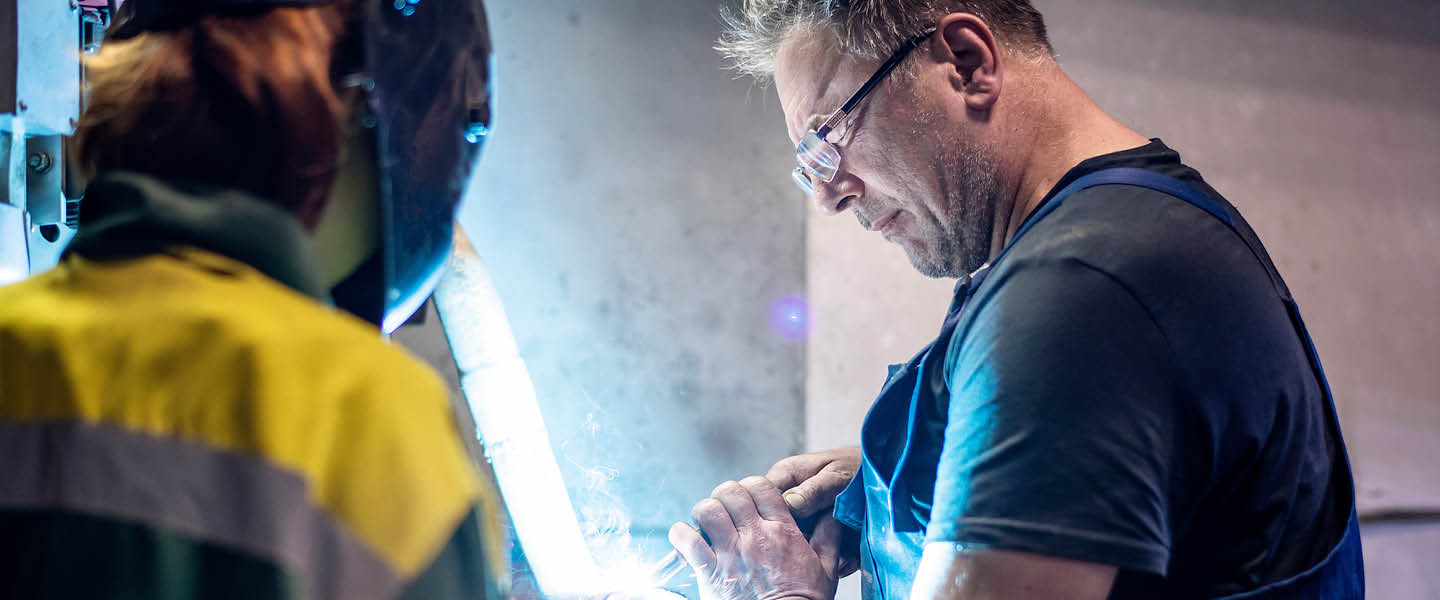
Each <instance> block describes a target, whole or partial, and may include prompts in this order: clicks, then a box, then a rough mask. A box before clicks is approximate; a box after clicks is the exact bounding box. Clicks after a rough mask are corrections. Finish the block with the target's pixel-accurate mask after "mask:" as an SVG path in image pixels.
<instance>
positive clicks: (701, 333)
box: [402, 0, 1440, 599]
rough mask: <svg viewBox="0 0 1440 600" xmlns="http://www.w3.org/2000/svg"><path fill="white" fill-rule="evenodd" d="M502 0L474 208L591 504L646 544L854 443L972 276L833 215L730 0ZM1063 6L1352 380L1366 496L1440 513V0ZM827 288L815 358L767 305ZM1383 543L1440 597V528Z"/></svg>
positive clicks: (1065, 59) (1372, 548) (1098, 86)
mask: <svg viewBox="0 0 1440 600" xmlns="http://www.w3.org/2000/svg"><path fill="white" fill-rule="evenodd" d="M487 4H488V5H489V6H490V11H491V26H492V29H493V31H494V35H495V39H496V43H497V45H498V46H499V48H500V51H499V54H498V56H497V62H498V65H497V69H498V73H499V81H498V91H499V100H498V102H499V104H498V107H499V113H498V118H499V120H498V124H497V131H496V134H495V136H494V137H493V138H492V139H491V140H490V143H489V146H487V150H486V156H485V159H484V161H483V163H482V168H481V172H480V175H479V178H478V181H477V184H476V186H475V194H474V195H473V197H472V198H471V200H470V204H469V206H468V207H467V209H466V211H465V213H464V215H463V217H462V221H463V222H464V224H465V226H466V228H467V230H468V231H469V232H470V235H471V236H472V237H473V238H474V239H475V243H476V246H477V247H478V249H479V250H480V252H481V254H482V255H483V256H484V257H485V258H486V260H487V262H488V263H489V266H490V268H491V270H492V272H493V273H494V275H495V279H496V284H497V286H498V288H499V290H500V292H501V294H502V296H503V297H504V299H505V301H506V303H507V305H508V306H509V309H510V314H511V319H512V323H513V325H514V327H515V330H516V334H517V337H518V338H519V341H520V346H521V350H522V352H523V353H524V354H525V356H526V358H527V359H528V360H529V363H530V367H531V369H532V373H533V375H534V378H535V380H536V385H537V389H538V391H539V394H540V396H541V403H542V410H543V411H544V414H545V418H546V420H547V422H548V424H549V426H550V430H551V438H552V441H553V442H554V443H555V446H556V448H557V453H558V454H560V456H561V464H562V468H563V469H565V471H566V477H567V481H568V484H569V486H570V488H571V493H572V495H574V496H576V498H577V500H580V501H581V502H580V503H581V504H584V505H585V506H587V507H589V509H590V510H592V511H595V512H592V513H591V514H589V515H587V516H588V517H589V518H591V520H592V521H593V522H597V523H598V522H603V521H604V518H605V517H607V516H614V515H613V514H608V515H607V514H606V513H605V511H604V510H603V509H604V508H605V507H611V506H624V507H626V508H627V509H628V510H629V512H630V514H631V516H632V517H633V518H634V525H635V527H636V529H637V531H639V532H641V533H644V532H645V531H647V530H652V529H654V528H660V527H664V526H665V525H668V524H669V523H670V522H672V521H673V520H675V519H678V518H681V517H683V516H684V515H685V513H686V511H687V510H688V506H689V504H690V503H691V502H693V501H694V499H696V498H698V497H701V496H703V495H705V494H706V493H708V491H709V489H710V487H711V486H713V485H714V484H715V483H718V482H719V481H722V480H724V479H727V478H733V477H739V476H743V475H745V474H750V473H755V472H761V471H763V470H764V469H765V468H766V467H767V466H768V465H769V464H770V463H771V462H772V461H773V460H774V459H775V458H777V457H780V456H783V455H786V454H787V453H789V452H791V451H794V450H799V449H800V448H801V446H802V444H803V445H804V446H805V447H808V448H812V449H821V448H830V447H836V446H842V445H851V444H854V443H855V439H856V432H857V431H858V427H859V423H860V420H861V418H862V417H863V414H864V410H865V409H866V408H867V407H868V405H869V403H870V402H871V400H872V399H873V394H874V393H875V391H876V389H877V387H878V385H879V383H880V381H881V377H882V374H883V373H884V367H885V365H886V364H888V363H892V362H899V361H903V360H905V359H906V358H908V357H909V356H910V355H911V354H912V353H913V352H914V351H915V350H916V349H918V348H919V347H920V346H921V345H922V344H924V343H925V342H926V341H928V340H929V339H930V337H931V336H933V335H934V334H935V331H936V329H937V327H938V323H939V320H940V318H941V317H942V316H943V311H944V309H945V306H946V304H947V302H948V297H949V293H950V287H951V283H950V282H949V281H939V280H928V279H924V278H922V277H920V276H919V275H918V274H916V273H914V271H913V270H911V268H910V267H909V265H908V263H907V262H906V261H905V259H904V256H903V254H902V253H901V252H900V251H899V250H898V249H896V248H894V247H892V246H889V245H888V244H886V243H884V242H883V241H882V240H880V239H878V238H876V237H874V236H869V235H866V233H865V232H863V231H861V230H860V228H859V227H858V226H856V224H855V223H854V221H853V220H852V219H850V218H848V217H846V218H841V219H825V218H821V217H819V216H818V215H816V214H814V213H813V212H809V211H807V210H806V209H805V207H804V206H803V199H802V198H800V197H799V195H798V193H796V192H794V191H793V189H792V188H791V187H790V184H789V183H788V181H787V180H786V170H787V169H788V165H789V164H790V161H791V158H790V155H791V148H790V146H789V144H788V142H787V141H786V139H785V135H784V130H783V126H782V124H781V123H782V122H781V116H780V113H779V110H778V107H777V106H776V101H775V100H774V98H773V92H772V91H771V90H767V89H758V88H757V89H752V87H751V86H750V84H749V83H748V82H746V81H735V80H732V79H731V77H730V76H729V75H728V74H727V73H725V72H723V71H721V70H720V66H721V65H720V61H719V60H718V58H716V57H715V56H714V54H713V52H711V51H710V49H709V47H710V45H711V44H712V41H713V39H714V37H715V33H716V31H717V29H718V22H717V19H716V17H715V10H716V4H715V3H714V2H711V1H710V0H687V1H678V0H671V1H662V0H650V1H639V0H607V1H605V2H597V1H584V0H536V1H524V0H490V1H489V2H488V3H487ZM1036 4H1037V5H1038V6H1039V7H1040V8H1041V10H1042V11H1043V12H1045V14H1046V17H1047V20H1048V22H1049V24H1050V27H1051V32H1052V37H1053V39H1054V42H1055V45H1056V46H1057V48H1058V50H1059V52H1060V54H1061V60H1062V63H1063V64H1064V66H1065V67H1066V69H1067V71H1068V72H1069V73H1070V74H1071V75H1072V76H1073V77H1074V78H1075V79H1076V80H1077V81H1078V82H1079V83H1080V84H1081V85H1082V86H1083V87H1084V88H1086V89H1087V90H1088V91H1090V92H1091V94H1092V95H1093V96H1094V97H1095V98H1096V100H1097V101H1099V103H1100V104H1101V105H1102V106H1103V107H1105V108H1106V109H1107V110H1109V111H1110V112H1111V113H1112V114H1114V115H1116V116H1117V117H1118V118H1120V119H1121V120H1122V121H1124V122H1126V123H1128V124H1130V125H1131V126H1133V127H1135V128H1136V129H1137V130H1139V131H1141V132H1142V133H1146V134H1147V135H1151V136H1157V137H1161V138H1163V139H1165V141H1166V142H1168V143H1169V144H1170V145H1171V146H1173V147H1175V148H1177V149H1178V150H1180V151H1181V153H1182V154H1183V155H1184V157H1185V159H1186V161H1187V162H1189V163H1190V164H1192V165H1194V166H1196V167H1197V168H1199V169H1200V170H1201V172H1202V173H1204V174H1205V175H1206V177H1207V179H1209V180H1210V181H1211V182H1212V183H1213V184H1214V185H1215V187H1217V188H1218V189H1220V190H1221V191H1222V192H1224V193H1226V194H1227V195H1228V196H1229V197H1230V198H1231V200H1232V201H1233V202H1234V203H1235V204H1236V205H1237V206H1239V208H1240V209H1241V210H1242V211H1243V212H1244V214H1245V215H1246V217H1247V218H1248V219H1249V220H1250V221H1251V223H1252V224H1253V225H1254V226H1255V227H1256V229H1257V230H1258V231H1259V233H1260V235H1261V236H1262V238H1263V239H1264V240H1265V241H1266V243H1267V245H1268V247H1269V249H1270V250H1271V253H1272V255H1274V257H1275V260H1276V262H1277V263H1278V265H1279V267H1280V269H1281V271H1282V273H1283V274H1284V275H1285V277H1286V278H1287V280H1288V281H1289V283H1290V285H1291V287H1292V288H1293V289H1294V291H1295V294H1296V296H1297V298H1298V299H1299V301H1300V302H1301V305H1302V307H1303V308H1304V310H1305V313H1306V317H1307V319H1308V320H1309V322H1310V326H1311V329H1312V331H1313V333H1314V334H1315V337H1316V342H1317V344H1318V346H1319V350H1320V353H1321V356H1322V358H1323V359H1324V361H1325V363H1326V366H1327V369H1328V370H1329V374H1330V377H1331V383H1332V385H1333V386H1334V388H1335V392H1336V395H1337V397H1338V399H1339V403H1340V411H1341V413H1342V420H1343V421H1344V427H1345V433H1346V436H1347V440H1348V442H1349V444H1350V450H1351V455H1352V458H1353V459H1354V461H1355V464H1356V471H1357V479H1358V484H1359V489H1360V500H1361V508H1362V510H1364V511H1366V512H1367V513H1369V514H1375V513H1377V512H1379V511H1388V510H1395V509H1400V510H1408V509H1435V508H1440V462H1437V461H1435V460H1433V459H1432V457H1434V456H1437V455H1440V391H1437V390H1440V368H1436V367H1437V361H1436V352H1435V350H1434V349H1433V344H1434V343H1435V341H1436V340H1437V339H1440V311H1437V308H1436V307H1440V257H1437V250H1440V242H1437V240H1440V202H1437V200H1436V198H1435V196H1436V193H1435V192H1434V191H1433V190H1436V189H1440V84H1437V83H1436V77H1435V75H1436V74H1437V73H1440V4H1437V3H1434V2H1431V1H1428V0H1380V1H1375V2H1364V3H1362V2H1337V1H1329V2H1320V1H1302V0H1272V1H1269V2H1263V3H1256V2H1248V1H1243V0H1209V1H1207V2H1203V3H1194V2H1185V1H1182V0H1092V1H1090V2H1065V1H1062V0H1036ZM807 215H809V216H807ZM801 293H803V294H804V295H805V296H806V297H807V298H808V300H809V301H810V303H811V306H812V309H813V313H812V323H813V332H812V336H811V339H810V342H809V343H808V344H804V345H797V344H794V343H792V342H789V341H786V340H785V339H783V338H782V337H780V336H778V335H776V334H775V332H774V331H773V330H772V329H770V327H769V325H768V324H767V319H768V314H767V313H768V310H769V307H770V305H771V303H772V302H773V301H774V300H776V299H778V298H781V297H784V296H786V295H791V294H801ZM402 337H403V336H402ZM412 337H413V336H412ZM414 343H415V344H416V345H417V346H420V347H422V349H423V348H424V347H425V346H426V342H423V341H421V342H414ZM432 354H433V352H432ZM437 357H438V358H440V359H443V356H441V355H437ZM802 433H803V435H802ZM1365 542H1366V554H1367V563H1368V564H1367V571H1368V574H1369V584H1370V589H1371V594H1370V596H1371V597H1372V598H1385V599H1389V598H1440V579H1437V577H1440V576H1437V573H1440V572H1437V571H1436V570H1435V569H1434V568H1433V566H1434V565H1436V564H1440V525H1437V524H1435V523H1434V522H1433V521H1420V522H1413V523H1402V524H1373V525H1368V526H1367V527H1366V528H1365ZM852 594H854V589H853V587H849V586H847V587H846V588H845V590H844V591H843V592H842V596H849V595H852ZM851 597H853V596H851Z"/></svg>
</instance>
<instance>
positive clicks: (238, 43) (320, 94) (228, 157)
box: [74, 2, 350, 229]
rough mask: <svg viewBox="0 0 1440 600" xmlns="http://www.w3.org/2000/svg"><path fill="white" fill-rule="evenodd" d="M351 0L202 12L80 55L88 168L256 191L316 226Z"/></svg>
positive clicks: (334, 151)
mask: <svg viewBox="0 0 1440 600" xmlns="http://www.w3.org/2000/svg"><path fill="white" fill-rule="evenodd" d="M349 6H350V2H339V3H335V4H330V5H325V6H319V7H306V8H299V7H277V8H270V9H266V10H263V11H260V12H250V13H246V14H233V15H217V16H207V17H203V18H201V19H200V20H199V21H197V22H196V23H194V24H193V25H190V26H187V27H183V28H180V29H177V30H174V31H165V32H147V33H142V34H140V35H138V36H136V37H134V38H131V39H127V40H116V41H111V42H107V43H106V44H105V45H104V46H103V47H102V48H101V50H100V52H99V53H98V54H97V55H95V56H94V57H91V58H89V59H87V61H86V69H87V79H88V81H89V94H90V96H89V106H88V108H87V109H86V111H85V113H84V114H83V115H81V117H80V122H79V124H78V125H77V126H76V132H75V153H74V159H75V162H76V164H77V166H78V167H79V169H80V173H81V174H82V175H83V176H85V177H93V176H94V175H96V174H97V173H101V172H104V171H109V170H115V169H124V170H129V171H136V172H140V173H145V174H149V175H152V176H155V177H158V178H161V179H172V180H185V181H192V182H203V183H209V184H215V185H221V186H226V187H232V188H237V189H241V190H245V191H248V192H250V193H252V194H255V195H257V196H259V197H261V198H263V199H265V200H268V201H270V202H273V203H275V204H278V205H280V206H281V207H283V208H285V209H287V210H289V211H291V212H293V213H294V214H295V215H296V216H297V217H298V218H299V219H300V221H301V223H303V224H304V225H305V227H306V228H307V229H313V228H314V226H315V224H316V223H318V222H319V220H320V215H321V213H322V212H323V211H324V208H325V203H326V198H327V196H328V194H329V190H330V186H331V184H332V182H333V180H334V176H335V172H336V170H337V168H338V165H339V162H340V158H341V157H340V152H341V144H342V136H343V135H344V134H345V126H346V118H347V116H346V105H345V102H344V101H343V100H342V99H341V97H340V96H339V94H338V93H337V91H336V88H335V84H334V82H335V80H336V77H335V74H336V72H337V71H336V69H335V66H336V65H335V63H336V61H335V58H336V53H337V48H338V47H339V46H340V43H341V38H342V35H343V34H344V30H345V27H346V18H345V17H346V15H347V14H348V13H349Z"/></svg>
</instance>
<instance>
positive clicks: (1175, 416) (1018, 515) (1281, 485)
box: [872, 140, 1353, 598]
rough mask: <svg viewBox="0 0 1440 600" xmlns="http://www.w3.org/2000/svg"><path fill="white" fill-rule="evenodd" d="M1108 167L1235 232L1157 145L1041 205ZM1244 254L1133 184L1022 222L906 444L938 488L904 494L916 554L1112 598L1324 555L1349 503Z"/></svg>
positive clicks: (1240, 585) (1296, 359) (1345, 477)
mask: <svg viewBox="0 0 1440 600" xmlns="http://www.w3.org/2000/svg"><path fill="white" fill-rule="evenodd" d="M1111 167H1138V168H1144V169H1150V170H1154V171H1157V172H1160V173H1162V174H1165V175H1169V176H1171V177H1174V178H1177V179H1180V180H1181V181H1184V182H1185V183H1187V184H1189V185H1190V186H1192V187H1195V188H1196V189H1198V190H1200V191H1202V192H1204V193H1205V194H1207V195H1209V196H1211V197H1212V198H1213V199H1215V200H1216V201H1217V202H1218V203H1219V204H1220V205H1221V206H1224V207H1227V210H1229V211H1230V212H1231V213H1232V215H1233V216H1234V218H1235V221H1236V225H1237V227H1238V228H1240V229H1241V230H1243V231H1245V232H1247V233H1253V232H1251V231H1250V230H1249V226H1248V225H1247V224H1245V223H1244V221H1243V219H1241V218H1240V217H1239V215H1238V213H1235V211H1234V210H1233V208H1231V207H1230V205H1229V204H1228V203H1226V202H1225V201H1224V199H1223V198H1222V197H1221V196H1220V195H1219V194H1218V193H1216V192H1215V191H1214V190H1213V189H1212V188H1210V186H1208V185H1206V183H1205V182H1204V181H1203V180H1202V179H1201V177H1200V175H1199V174H1198V173H1196V172H1195V171H1194V170H1192V169H1190V168H1189V167H1186V166H1185V165H1183V164H1182V163H1181V162H1180V157H1179V155H1178V154H1176V153H1175V152H1174V151H1172V150H1170V149H1169V148H1167V147H1166V146H1165V145H1164V144H1163V143H1161V142H1160V141H1159V140H1155V141H1154V142H1152V143H1151V144H1149V145H1147V146H1144V147H1141V148H1138V149H1134V150H1130V151H1125V152H1120V153H1115V154H1110V155H1106V156H1101V157H1097V158H1094V159H1091V160H1088V161H1085V162H1084V163H1082V164H1080V165H1079V166H1077V167H1076V168H1075V169H1073V170H1072V171H1071V172H1070V173H1068V174H1067V175H1066V176H1065V178H1064V179H1062V180H1061V181H1060V182H1059V183H1058V184H1057V185H1056V186H1055V188H1054V189H1055V190H1060V189H1062V188H1064V187H1065V186H1066V185H1068V184H1069V183H1070V182H1072V181H1074V180H1076V179H1078V178H1080V177H1081V176H1083V175H1085V174H1088V173H1091V172H1094V171H1098V170H1101V169H1105V168H1111ZM1053 193H1054V192H1052V194H1053ZM1260 254H1261V255H1260V256H1257V254H1256V253H1255V252H1252V251H1251V250H1250V248H1249V247H1247V246H1246V245H1245V243H1243V242H1242V240H1241V239H1240V238H1239V237H1238V236H1237V235H1236V234H1235V232H1233V231H1231V230H1230V229H1229V228H1228V227H1226V225H1225V224H1223V223H1222V222H1220V221H1219V220H1217V219H1216V218H1215V217H1214V216H1212V215H1210V214H1207V213H1206V212H1204V211H1203V210H1201V209H1199V208H1197V207H1195V206H1193V205H1191V204H1189V203H1187V202H1185V201H1183V200H1180V199H1178V198H1175V197H1172V196H1169V195H1166V194H1164V193H1161V192H1157V191H1153V190H1149V189H1145V188H1140V187H1133V186H1113V185H1111V186H1100V187H1094V188H1090V189H1087V190H1084V191H1081V192H1079V193H1076V194H1075V195H1073V196H1071V197H1070V198H1068V199H1067V200H1065V202H1064V203H1063V204H1062V205H1061V206H1060V207H1059V208H1058V209H1056V210H1055V211H1054V212H1053V213H1051V214H1049V215H1048V216H1047V217H1045V218H1044V219H1043V220H1042V221H1040V222H1038V223H1037V224H1036V225H1035V226H1034V228H1033V229H1032V230H1031V231H1030V232H1029V233H1028V234H1026V235H1025V236H1024V237H1022V238H1020V239H1019V240H1017V241H1016V242H1015V243H1014V245H1013V246H1012V247H1011V248H1010V249H1009V250H1008V252H1007V254H1005V256H1004V257H1003V259H1002V260H1001V261H999V262H997V263H996V264H995V265H993V266H992V268H991V269H990V272H989V273H988V274H987V277H986V278H985V279H984V281H983V283H982V284H981V285H980V286H979V287H978V288H976V289H975V290H974V295H973V296H972V297H971V299H970V301H969V303H968V305H966V306H965V308H964V311H963V312H962V314H960V315H959V317H958V318H959V321H958V325H957V327H956V329H955V333H954V335H953V336H952V337H951V338H950V340H948V347H946V348H945V350H946V355H945V360H944V372H945V386H946V388H948V390H949V393H948V395H947V394H942V395H941V396H940V397H937V398H935V401H934V402H932V403H930V405H928V406H921V407H918V409H919V411H920V413H921V414H918V415H916V417H917V418H918V419H919V420H921V421H922V426H920V427H917V428H915V429H914V430H913V431H912V433H911V434H910V436H911V437H912V441H911V444H912V445H915V446H916V447H917V448H918V447H920V446H924V445H925V444H926V443H929V444H930V445H931V446H933V447H932V448H930V450H931V451H930V452H925V449H924V448H920V449H919V450H917V449H916V448H912V449H911V452H916V453H918V454H920V455H925V454H929V455H930V456H931V457H933V458H931V460H933V461H934V462H932V463H930V464H934V465H935V469H934V470H933V471H928V469H918V470H916V472H918V473H922V475H920V476H918V477H912V476H910V475H908V473H909V472H910V471H909V470H907V475H906V478H907V479H908V480H911V481H912V484H911V485H910V486H909V488H910V489H912V490H916V491H920V492H921V493H917V494H915V495H914V496H913V497H912V499H913V501H914V502H915V503H916V506H914V507H912V508H913V510H914V511H915V512H917V513H927V512H928V525H927V526H926V528H925V541H926V542H959V543H965V544H969V545H974V546H978V547H993V548H999V549H1009V550H1019V551H1027V552H1033V553H1037V554H1044V555H1049V556H1058V557H1063V558H1071V559H1077V560H1083V561H1088V562H1095V563H1101V564H1107V565H1113V566H1116V567H1119V568H1120V572H1119V575H1118V578H1117V581H1116V587H1115V592H1114V594H1113V595H1112V597H1117V598H1126V597H1137V598H1139V597H1150V598H1161V597H1164V598H1181V597H1215V596H1223V595H1228V594H1234V593H1238V592H1242V591H1245V590H1252V589H1255V588H1256V587H1259V586H1261V585H1264V584H1266V583H1269V582H1274V581H1278V580H1281V579H1284V578H1286V577H1289V576H1291V575H1294V574H1296V573H1299V572H1301V571H1303V570H1305V569H1306V568H1308V567H1310V566H1312V565H1314V564H1315V563H1316V562H1318V561H1320V560H1321V559H1322V558H1324V556H1325V554H1326V553H1327V552H1328V551H1329V550H1330V549H1331V548H1332V547H1333V546H1334V545H1335V543H1336V542H1337V541H1338V540H1339V539H1340V536H1341V534H1342V533H1343V532H1344V530H1345V525H1346V522H1347V519H1348V517H1349V514H1350V510H1351V505H1352V504H1351V503H1352V499H1353V497H1352V496H1351V495H1352V494H1353V489H1352V488H1351V487H1350V486H1351V482H1350V475H1349V472H1348V469H1346V468H1344V467H1343V464H1342V463H1343V449H1342V447H1341V444H1340V442H1339V434H1338V432H1337V431H1335V430H1334V427H1333V426H1332V425H1331V421H1330V413H1329V412H1328V411H1330V410H1331V409H1330V407H1329V399H1328V398H1327V397H1326V395H1325V393H1324V392H1323V387H1322V384H1321V382H1320V381H1319V379H1318V378H1317V376H1316V374H1315V372H1314V370H1313V369H1312V367H1311V364H1310V362H1309V360H1308V356H1307V353H1306V346H1305V341H1304V340H1303V339H1301V338H1300V337H1299V336H1298V335H1297V333H1296V329H1295V325H1294V324H1293V323H1292V322H1291V320H1290V316H1289V314H1288V312H1287V310H1286V308H1285V305H1284V303H1283V302H1282V296H1281V294H1282V293H1284V292H1282V288H1281V287H1280V286H1283V283H1281V282H1279V280H1278V279H1272V277H1271V274H1270V270H1271V269H1272V268H1273V265H1270V261H1269V258H1268V257H1265V256H1263V252H1261V253H1260ZM944 345H945V340H941V341H940V342H939V343H938V344H937V346H936V347H937V349H938V348H940V347H942V346H944ZM872 418H873V417H872ZM917 432H918V433H917ZM926 432H928V434H927V433H926ZM917 435H918V436H920V437H929V438H931V439H929V440H928V441H927V440H915V439H913V438H914V437H915V436H917ZM926 471H928V473H934V476H933V478H931V477H929V475H928V473H926ZM926 478H929V479H930V481H922V480H924V479H926ZM932 490H933V497H927V496H930V493H929V492H931V491H932ZM926 500H930V501H929V502H927V501H926ZM872 508H873V507H872ZM921 522H922V523H924V522H925V521H921Z"/></svg>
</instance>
